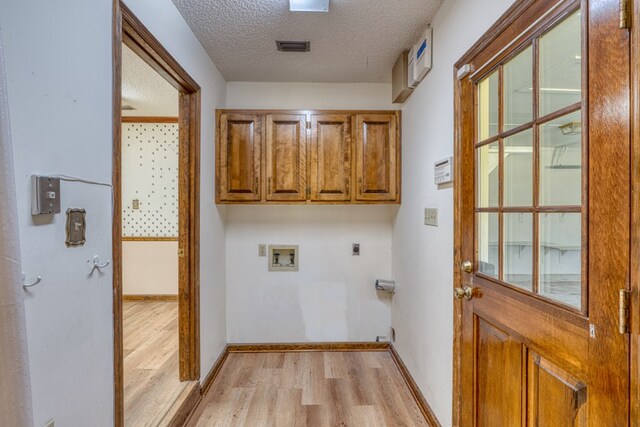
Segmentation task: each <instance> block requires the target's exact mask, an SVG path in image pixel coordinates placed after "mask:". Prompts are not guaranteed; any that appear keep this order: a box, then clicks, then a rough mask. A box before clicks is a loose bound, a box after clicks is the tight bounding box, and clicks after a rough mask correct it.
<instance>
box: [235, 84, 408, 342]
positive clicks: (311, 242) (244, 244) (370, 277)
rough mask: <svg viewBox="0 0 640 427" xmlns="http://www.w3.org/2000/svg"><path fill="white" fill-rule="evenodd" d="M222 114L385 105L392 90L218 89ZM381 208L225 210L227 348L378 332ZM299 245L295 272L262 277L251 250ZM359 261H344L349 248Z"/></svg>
mask: <svg viewBox="0 0 640 427" xmlns="http://www.w3.org/2000/svg"><path fill="white" fill-rule="evenodd" d="M227 108H239V109H242V108H256V109H341V110H349V109H360V110H366V109H371V110H376V109H385V110H388V109H393V108H394V106H393V105H392V104H391V85H389V84H349V83H336V84H332V83H244V82H229V83H227ZM396 210H397V207H389V206H373V207H371V206H369V207H367V206H339V205H334V206H229V207H228V211H227V321H228V329H227V330H228V338H229V341H230V342H295V341H309V342H311V341H315V342H317V341H372V340H374V339H375V337H376V336H377V335H387V334H388V331H389V326H390V317H391V312H390V301H389V299H388V297H387V296H385V295H382V294H377V293H376V291H375V289H374V281H375V279H377V278H387V277H390V275H391V226H392V224H393V216H394V214H395V211H396ZM259 243H264V244H292V245H300V271H299V272H298V273H269V272H268V271H267V260H266V258H259V257H258V256H257V255H258V253H257V251H258V244H259ZM352 243H360V244H361V245H362V255H361V256H360V257H359V258H358V257H352V256H351V244H352Z"/></svg>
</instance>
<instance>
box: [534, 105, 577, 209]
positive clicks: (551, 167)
mask: <svg viewBox="0 0 640 427" xmlns="http://www.w3.org/2000/svg"><path fill="white" fill-rule="evenodd" d="M540 205H542V206H567V205H569V206H580V205H582V118H581V113H580V111H576V112H575V113H572V114H569V115H566V116H563V117H560V118H558V119H555V120H552V121H551V122H548V123H545V124H543V125H541V126H540Z"/></svg>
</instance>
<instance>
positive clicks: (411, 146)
mask: <svg viewBox="0 0 640 427" xmlns="http://www.w3.org/2000/svg"><path fill="white" fill-rule="evenodd" d="M511 4H512V0H491V1H482V2H479V1H475V0H446V1H445V2H444V3H443V5H442V8H441V9H440V11H439V12H438V14H437V15H436V17H435V19H434V21H433V28H434V35H433V43H434V58H433V62H434V68H433V70H431V72H430V73H429V74H428V75H427V77H426V78H425V80H424V81H423V82H422V83H421V84H420V86H419V87H418V88H417V90H416V91H415V92H414V93H413V95H411V97H410V98H409V100H408V101H407V103H406V104H405V105H404V107H403V109H402V113H403V116H402V122H403V126H402V137H403V139H402V151H403V152H402V158H403V172H402V173H403V179H402V185H403V188H402V191H403V195H402V200H403V203H402V206H401V208H400V210H399V212H398V215H397V218H396V222H395V224H394V228H393V273H394V276H395V279H396V282H397V286H398V292H397V294H396V295H395V297H394V301H393V307H392V325H393V326H394V328H395V329H396V334H397V341H396V344H395V345H396V348H397V349H398V352H399V353H400V356H401V357H402V359H403V361H404V362H405V363H406V365H407V367H408V368H409V371H410V372H411V374H412V376H413V377H414V378H415V380H416V382H417V383H418V385H419V386H420V389H421V390H422V392H423V393H424V395H425V397H426V398H427V400H428V401H429V403H430V405H431V407H432V408H433V410H434V411H435V413H436V415H437V417H438V419H439V420H440V421H441V422H442V424H443V425H445V426H448V425H451V411H452V403H451V402H452V396H451V395H452V389H451V384H452V353H451V349H452V345H453V344H452V343H453V329H452V325H453V295H452V288H453V190H452V188H451V186H449V187H448V188H443V189H440V190H438V188H437V187H436V186H435V185H434V184H433V163H434V161H436V160H438V159H441V158H443V157H447V156H450V155H452V154H453V64H454V63H455V62H456V61H457V60H458V59H459V58H460V57H461V56H462V55H463V54H464V53H465V52H466V50H467V49H468V48H469V47H471V45H472V44H473V43H474V42H475V41H476V40H477V39H478V38H479V37H480V36H481V35H482V34H483V33H484V32H485V31H486V30H487V29H488V28H489V27H490V26H491V24H492V23H493V22H495V21H496V20H497V19H498V18H499V17H500V15H501V14H502V13H504V11H506V9H507V8H508V7H509V6H510V5H511ZM425 207H436V208H438V209H439V218H438V220H439V227H437V228H433V227H427V226H425V225H423V224H424V208H425Z"/></svg>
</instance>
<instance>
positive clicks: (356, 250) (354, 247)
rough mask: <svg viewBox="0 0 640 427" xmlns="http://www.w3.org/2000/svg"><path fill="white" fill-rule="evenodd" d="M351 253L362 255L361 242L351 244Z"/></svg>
mask: <svg viewBox="0 0 640 427" xmlns="http://www.w3.org/2000/svg"><path fill="white" fill-rule="evenodd" d="M351 255H353V256H360V243H354V244H353V245H352V246H351Z"/></svg>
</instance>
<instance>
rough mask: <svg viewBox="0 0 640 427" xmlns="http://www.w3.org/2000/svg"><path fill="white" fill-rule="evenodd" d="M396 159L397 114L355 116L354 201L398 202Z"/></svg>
mask: <svg viewBox="0 0 640 427" xmlns="http://www.w3.org/2000/svg"><path fill="white" fill-rule="evenodd" d="M398 157H399V156H398V123H397V118H396V115H395V114H362V115H357V116H356V177H357V184H356V200H359V201H395V200H397V199H398V196H399V192H398V175H399V173H398V171H399V168H398V160H399V159H398Z"/></svg>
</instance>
